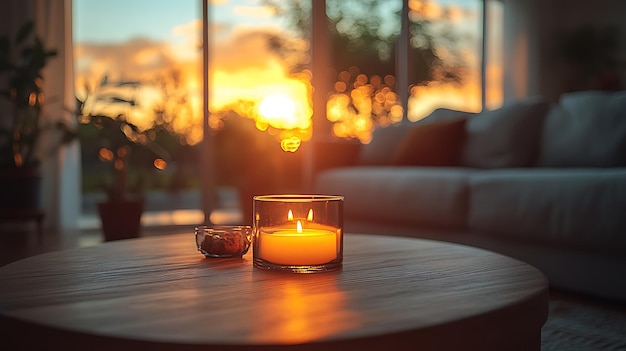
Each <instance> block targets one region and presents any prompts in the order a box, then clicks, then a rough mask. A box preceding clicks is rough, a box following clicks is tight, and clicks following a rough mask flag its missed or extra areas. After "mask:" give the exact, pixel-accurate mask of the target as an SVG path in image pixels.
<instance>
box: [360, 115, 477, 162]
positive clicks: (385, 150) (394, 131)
mask: <svg viewBox="0 0 626 351" xmlns="http://www.w3.org/2000/svg"><path fill="white" fill-rule="evenodd" d="M472 114H473V113H471V112H463V111H457V110H450V109H445V108H438V109H436V110H434V111H433V112H432V113H431V114H429V115H428V116H426V117H424V118H423V119H421V120H419V121H417V122H413V123H412V122H408V121H404V122H402V123H397V124H394V125H391V126H389V127H378V128H376V129H375V130H374V132H373V134H372V140H371V141H370V142H369V143H368V144H365V145H363V147H362V148H361V151H360V154H359V159H358V162H357V163H358V164H359V165H362V166H391V165H394V163H395V160H394V158H393V155H395V154H396V153H397V152H398V149H399V147H400V144H401V142H402V141H403V140H404V139H405V137H406V136H407V135H408V134H409V133H410V132H411V131H412V130H413V128H414V127H416V126H421V125H423V124H427V123H436V122H443V121H449V120H458V119H459V118H465V117H467V116H468V115H472Z"/></svg>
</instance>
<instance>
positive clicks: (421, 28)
mask: <svg viewBox="0 0 626 351" xmlns="http://www.w3.org/2000/svg"><path fill="white" fill-rule="evenodd" d="M409 9H410V13H409V18H410V20H411V23H410V32H411V36H410V43H411V49H410V52H411V54H410V55H411V56H410V62H412V63H413V69H414V71H413V72H412V73H411V74H410V76H411V78H412V80H411V81H410V82H409V83H410V84H412V87H411V88H410V89H411V90H410V91H411V97H410V99H409V113H408V116H409V119H410V120H412V121H415V120H419V119H421V118H423V117H425V116H427V115H428V114H429V113H430V112H432V111H433V110H434V109H436V108H449V109H455V110H462V111H471V112H478V111H480V110H481V109H482V106H481V57H482V55H481V45H482V1H480V0H430V1H427V0H423V1H422V0H411V1H409Z"/></svg>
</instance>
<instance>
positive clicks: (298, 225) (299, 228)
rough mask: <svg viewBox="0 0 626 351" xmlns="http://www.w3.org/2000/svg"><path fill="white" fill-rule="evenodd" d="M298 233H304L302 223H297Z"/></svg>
mask: <svg viewBox="0 0 626 351" xmlns="http://www.w3.org/2000/svg"><path fill="white" fill-rule="evenodd" d="M296 233H298V234H301V233H302V222H300V221H298V222H296Z"/></svg>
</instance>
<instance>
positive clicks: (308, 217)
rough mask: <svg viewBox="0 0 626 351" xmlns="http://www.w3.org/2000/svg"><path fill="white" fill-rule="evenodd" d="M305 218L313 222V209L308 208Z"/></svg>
mask: <svg viewBox="0 0 626 351" xmlns="http://www.w3.org/2000/svg"><path fill="white" fill-rule="evenodd" d="M306 220H307V221H309V222H313V209H312V208H311V209H309V214H308V216H306Z"/></svg>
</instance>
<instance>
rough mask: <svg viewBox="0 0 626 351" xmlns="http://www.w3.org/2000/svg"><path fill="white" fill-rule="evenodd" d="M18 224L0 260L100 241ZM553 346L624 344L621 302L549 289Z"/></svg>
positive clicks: (178, 229)
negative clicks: (39, 234)
mask: <svg viewBox="0 0 626 351" xmlns="http://www.w3.org/2000/svg"><path fill="white" fill-rule="evenodd" d="M20 229H21V230H7V228H5V227H0V266H3V265H5V264H8V263H10V262H13V261H16V260H19V259H22V258H26V257H29V256H32V255H38V254H42V253H45V252H49V251H56V250H62V249H71V248H77V247H86V246H93V245H99V244H101V243H102V242H103V240H102V234H101V233H100V231H99V229H97V228H88V229H82V230H77V231H74V232H65V233H64V234H62V235H61V234H58V233H43V235H42V236H41V237H39V236H38V235H37V233H36V230H34V229H35V228H34V227H33V228H20ZM193 232H194V226H193V225H175V226H172V225H160V226H148V227H145V228H143V229H142V235H143V236H151V235H166V234H172V233H188V234H189V236H190V237H191V236H192V235H193ZM190 240H191V238H190ZM557 350H578V351H595V350H622V351H624V350H626V303H615V302H611V301H602V300H597V299H593V298H589V297H585V296H578V295H573V294H569V293H566V292H559V291H552V292H551V298H550V311H549V317H548V320H547V322H546V324H545V325H544V328H543V331H542V351H557Z"/></svg>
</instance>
